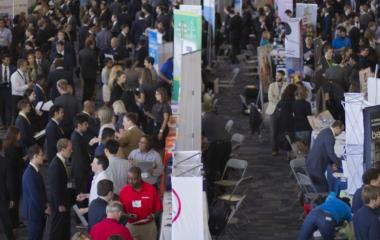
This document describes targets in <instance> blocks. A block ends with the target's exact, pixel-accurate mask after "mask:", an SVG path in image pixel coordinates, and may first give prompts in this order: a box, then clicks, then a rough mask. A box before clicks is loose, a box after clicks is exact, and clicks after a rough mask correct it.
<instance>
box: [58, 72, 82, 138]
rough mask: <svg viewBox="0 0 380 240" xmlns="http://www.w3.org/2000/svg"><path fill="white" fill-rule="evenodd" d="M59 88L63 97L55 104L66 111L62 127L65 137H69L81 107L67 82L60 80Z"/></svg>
mask: <svg viewBox="0 0 380 240" xmlns="http://www.w3.org/2000/svg"><path fill="white" fill-rule="evenodd" d="M57 87H58V91H59V93H60V94H61V96H59V97H57V98H56V99H55V101H54V104H55V105H60V106H62V107H63V109H64V112H65V115H64V116H63V120H62V123H61V126H62V128H63V131H64V132H65V137H68V136H71V132H72V131H73V130H74V124H73V119H74V117H75V115H76V114H77V113H79V112H80V110H81V106H80V102H79V101H78V99H77V98H76V97H75V96H73V95H72V94H71V92H70V89H71V86H70V85H69V84H68V82H67V81H66V80H64V79H61V80H59V81H58V82H57Z"/></svg>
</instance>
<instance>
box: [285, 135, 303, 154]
mask: <svg viewBox="0 0 380 240" xmlns="http://www.w3.org/2000/svg"><path fill="white" fill-rule="evenodd" d="M285 138H286V140H287V142H288V143H289V145H290V147H291V149H292V153H293V155H294V156H295V157H296V158H302V157H305V156H306V154H305V153H303V152H302V151H301V150H300V149H299V148H298V146H297V144H296V143H295V142H292V140H291V139H290V137H289V135H285Z"/></svg>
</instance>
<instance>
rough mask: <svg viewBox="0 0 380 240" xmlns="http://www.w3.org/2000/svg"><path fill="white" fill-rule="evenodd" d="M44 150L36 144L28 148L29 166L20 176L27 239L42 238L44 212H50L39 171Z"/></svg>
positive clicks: (39, 239) (37, 239) (40, 239)
mask: <svg viewBox="0 0 380 240" xmlns="http://www.w3.org/2000/svg"><path fill="white" fill-rule="evenodd" d="M44 157H45V156H44V152H43V151H42V149H41V148H40V147H39V146H38V145H34V146H31V147H30V148H29V149H28V158H29V161H30V162H29V166H28V167H27V168H26V169H25V171H24V174H23V176H22V195H23V196H24V197H23V200H22V214H23V217H24V218H25V219H26V221H27V226H28V239H30V240H32V239H33V240H42V237H43V232H44V227H45V214H50V207H48V204H47V197H46V190H45V184H44V180H43V177H42V174H41V173H40V167H41V166H42V164H43V162H44Z"/></svg>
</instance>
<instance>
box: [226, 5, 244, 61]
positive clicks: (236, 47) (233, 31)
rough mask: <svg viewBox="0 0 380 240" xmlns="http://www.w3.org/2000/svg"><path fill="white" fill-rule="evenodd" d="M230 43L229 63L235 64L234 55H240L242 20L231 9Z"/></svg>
mask: <svg viewBox="0 0 380 240" xmlns="http://www.w3.org/2000/svg"><path fill="white" fill-rule="evenodd" d="M230 17H231V20H230V28H229V30H230V41H231V47H232V52H231V62H232V63H237V59H236V55H238V54H239V53H240V40H241V36H242V29H243V28H242V26H243V20H242V18H241V17H240V16H239V15H237V14H235V11H234V10H233V9H230Z"/></svg>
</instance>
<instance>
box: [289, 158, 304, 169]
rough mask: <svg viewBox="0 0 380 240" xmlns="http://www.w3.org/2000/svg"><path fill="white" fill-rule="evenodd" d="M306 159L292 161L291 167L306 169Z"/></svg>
mask: <svg viewBox="0 0 380 240" xmlns="http://www.w3.org/2000/svg"><path fill="white" fill-rule="evenodd" d="M305 161H306V159H305V158H295V159H293V160H291V161H290V163H289V165H290V167H291V168H292V169H298V168H306V162H305Z"/></svg>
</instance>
